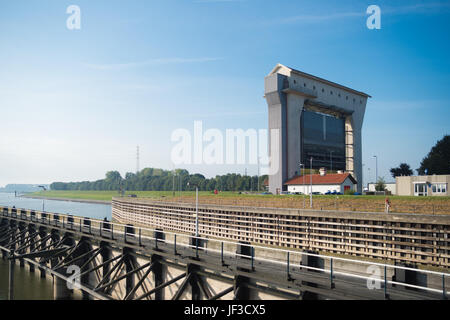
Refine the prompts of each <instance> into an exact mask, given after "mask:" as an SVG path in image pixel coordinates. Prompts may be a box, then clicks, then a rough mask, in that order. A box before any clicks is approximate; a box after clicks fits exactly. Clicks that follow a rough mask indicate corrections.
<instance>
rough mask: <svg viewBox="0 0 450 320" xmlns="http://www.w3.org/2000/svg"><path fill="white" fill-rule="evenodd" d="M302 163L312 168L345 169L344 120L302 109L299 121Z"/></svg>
mask: <svg viewBox="0 0 450 320" xmlns="http://www.w3.org/2000/svg"><path fill="white" fill-rule="evenodd" d="M301 131H302V132H301V146H302V153H301V154H302V163H304V164H305V165H306V167H309V164H310V162H309V161H310V160H309V159H310V158H311V157H312V158H313V163H312V164H313V165H312V166H313V168H315V169H317V168H320V167H325V168H327V169H328V170H330V169H331V168H332V170H345V120H344V119H342V118H335V117H333V116H329V115H326V114H322V113H318V112H312V111H307V110H304V111H303V114H302V121H301Z"/></svg>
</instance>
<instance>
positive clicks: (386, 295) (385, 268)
mask: <svg viewBox="0 0 450 320" xmlns="http://www.w3.org/2000/svg"><path fill="white" fill-rule="evenodd" d="M384 298H385V299H387V298H388V294H387V267H386V265H385V266H384Z"/></svg>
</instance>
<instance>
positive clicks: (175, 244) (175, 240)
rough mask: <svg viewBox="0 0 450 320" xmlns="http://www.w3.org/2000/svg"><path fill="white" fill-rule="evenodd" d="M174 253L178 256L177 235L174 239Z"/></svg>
mask: <svg viewBox="0 0 450 320" xmlns="http://www.w3.org/2000/svg"><path fill="white" fill-rule="evenodd" d="M173 253H174V254H175V255H176V254H177V234H174V238H173Z"/></svg>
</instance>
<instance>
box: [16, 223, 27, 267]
mask: <svg viewBox="0 0 450 320" xmlns="http://www.w3.org/2000/svg"><path fill="white" fill-rule="evenodd" d="M26 228H27V227H26V225H25V223H23V222H21V223H19V232H23V231H24V230H25V229H26ZM24 244H25V235H24V234H22V235H21V236H20V241H19V244H18V247H21V246H22V245H24ZM18 253H19V254H22V253H24V250H23V249H22V250H20V251H19V252H18ZM19 266H20V267H21V268H25V261H24V260H23V258H19Z"/></svg>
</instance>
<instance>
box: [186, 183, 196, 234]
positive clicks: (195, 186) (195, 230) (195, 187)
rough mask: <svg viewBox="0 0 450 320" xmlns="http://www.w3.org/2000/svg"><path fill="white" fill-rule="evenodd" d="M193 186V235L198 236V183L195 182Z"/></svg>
mask: <svg viewBox="0 0 450 320" xmlns="http://www.w3.org/2000/svg"><path fill="white" fill-rule="evenodd" d="M187 185H188V186H189V185H190V183H189V182H188V183H187ZM193 185H194V184H193ZM194 186H195V236H196V237H198V185H196V184H195V185H194ZM196 241H197V240H196Z"/></svg>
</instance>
